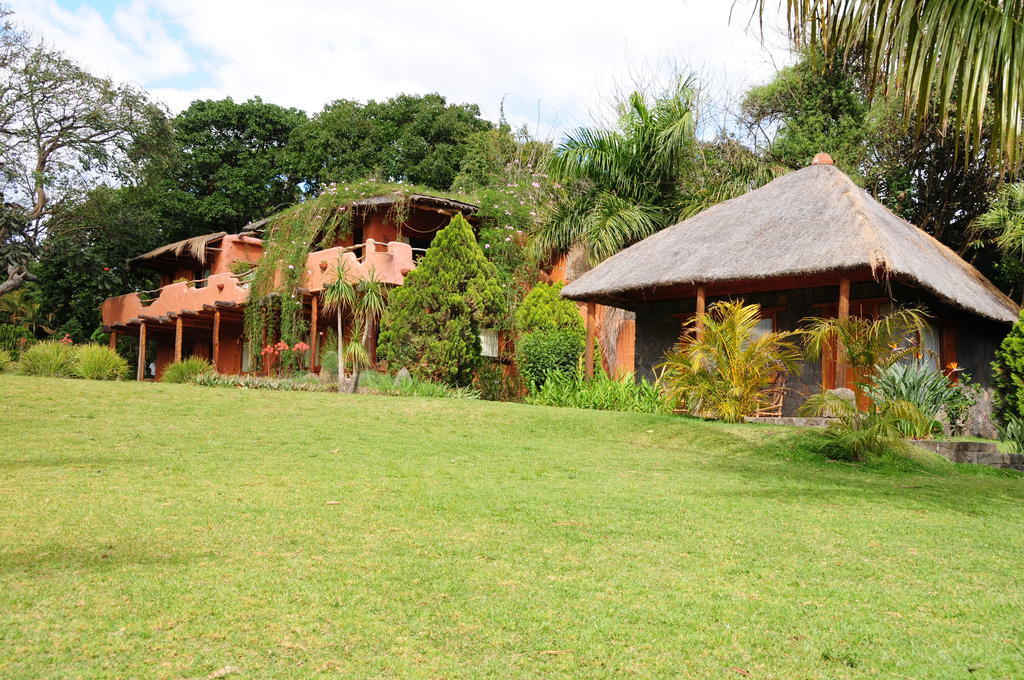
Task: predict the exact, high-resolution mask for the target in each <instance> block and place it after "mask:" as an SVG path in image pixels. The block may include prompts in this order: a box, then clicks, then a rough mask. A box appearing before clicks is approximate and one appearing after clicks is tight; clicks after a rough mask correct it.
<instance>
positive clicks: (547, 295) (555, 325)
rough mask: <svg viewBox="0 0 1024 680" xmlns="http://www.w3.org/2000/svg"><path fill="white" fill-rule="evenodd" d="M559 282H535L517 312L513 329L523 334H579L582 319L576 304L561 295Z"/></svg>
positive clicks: (582, 328)
mask: <svg viewBox="0 0 1024 680" xmlns="http://www.w3.org/2000/svg"><path fill="white" fill-rule="evenodd" d="M563 286H564V284H562V283H538V284H537V285H536V286H534V287H533V288H532V289H530V292H529V293H527V295H526V297H525V298H523V301H522V303H520V305H519V309H517V310H516V328H517V329H518V330H519V332H520V333H521V334H523V335H525V334H527V333H534V332H536V331H558V330H563V331H578V332H580V333H583V332H584V331H585V327H584V325H583V317H581V316H580V312H579V309H578V308H577V307H576V303H575V302H573V301H572V300H567V299H565V298H563V297H562V296H561V292H562V287H563Z"/></svg>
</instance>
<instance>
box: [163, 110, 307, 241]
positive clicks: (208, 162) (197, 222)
mask: <svg viewBox="0 0 1024 680" xmlns="http://www.w3.org/2000/svg"><path fill="white" fill-rule="evenodd" d="M305 122H306V114H304V113H303V112H302V111H299V110H298V109H289V108H284V107H281V106H277V105H276V104H269V103H266V102H264V101H263V100H261V99H260V98H259V97H256V98H254V99H250V100H248V101H246V102H242V103H236V102H235V101H233V100H232V99H231V98H230V97H228V98H226V99H220V100H197V101H195V102H193V103H192V105H191V106H189V107H188V108H187V109H185V110H184V111H182V112H181V113H179V114H178V115H177V116H175V118H174V120H173V130H174V132H173V155H172V157H171V160H170V161H169V162H167V163H164V164H160V165H154V166H152V167H151V172H150V174H149V176H148V177H147V180H148V181H149V182H150V183H151V184H152V185H153V189H154V199H155V200H156V201H157V203H156V205H155V208H156V210H157V211H158V212H159V213H160V214H161V215H163V216H164V217H165V218H166V219H167V220H168V225H169V226H170V228H171V229H173V230H174V231H175V233H169V234H166V235H165V237H166V240H168V241H174V240H179V239H183V238H188V237H190V236H195V235H197V234H201V233H207V232H211V231H228V232H230V231H234V230H237V229H239V228H241V227H243V226H245V225H246V224H247V223H248V222H251V221H253V220H257V219H260V218H263V217H266V216H268V215H270V214H271V213H274V212H276V211H277V210H279V209H281V208H282V207H285V206H286V205H289V204H291V203H293V202H294V201H296V200H297V199H298V198H299V196H300V195H301V184H302V178H301V177H300V176H299V175H298V174H297V173H296V171H295V170H294V169H293V167H292V166H293V165H294V163H293V162H292V158H291V156H290V151H289V148H288V141H289V139H290V137H291V135H292V133H293V132H294V131H295V130H296V129H297V128H298V127H300V126H301V125H303V124H304V123H305ZM159 189H162V191H159Z"/></svg>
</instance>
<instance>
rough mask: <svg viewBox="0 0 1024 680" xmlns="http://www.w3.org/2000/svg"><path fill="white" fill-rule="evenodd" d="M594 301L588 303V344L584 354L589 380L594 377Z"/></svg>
mask: <svg viewBox="0 0 1024 680" xmlns="http://www.w3.org/2000/svg"><path fill="white" fill-rule="evenodd" d="M594 306H595V305H594V303H593V302H588V303H587V346H586V349H584V350H583V354H584V356H585V357H586V369H587V373H586V375H587V380H590V379H591V378H593V377H594V335H595V331H594V325H595V324H594V321H595V319H594V315H595V309H594Z"/></svg>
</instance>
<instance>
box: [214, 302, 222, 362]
mask: <svg viewBox="0 0 1024 680" xmlns="http://www.w3.org/2000/svg"><path fill="white" fill-rule="evenodd" d="M213 367H214V368H215V369H217V372H218V373H219V372H220V310H219V309H215V310H213Z"/></svg>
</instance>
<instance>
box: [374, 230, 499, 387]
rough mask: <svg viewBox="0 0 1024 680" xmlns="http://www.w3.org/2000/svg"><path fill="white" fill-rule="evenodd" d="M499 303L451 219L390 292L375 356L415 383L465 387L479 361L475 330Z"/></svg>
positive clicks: (484, 266) (469, 238)
mask: <svg viewBox="0 0 1024 680" xmlns="http://www.w3.org/2000/svg"><path fill="white" fill-rule="evenodd" d="M501 299H502V291H501V286H500V285H499V283H498V278H497V271H496V269H495V268H494V265H493V264H492V263H491V262H490V261H488V260H487V258H486V257H485V256H484V253H483V250H482V249H481V248H480V245H479V244H478V243H477V241H476V237H475V236H474V235H473V229H472V227H470V225H469V222H467V221H466V220H465V218H464V217H462V216H461V215H456V216H455V217H454V218H453V219H452V221H451V222H450V223H449V224H448V226H447V227H445V228H444V229H442V230H441V231H439V232H438V233H437V235H436V236H435V237H434V240H433V242H432V243H431V246H430V248H428V249H427V253H426V255H425V256H424V257H423V259H421V260H420V262H419V264H418V266H417V267H416V269H414V270H413V271H411V272H410V273H409V275H408V276H406V277H405V281H404V283H403V284H402V285H401V286H399V287H398V288H396V289H395V290H394V292H392V293H391V297H390V303H389V305H388V309H387V311H386V312H385V314H384V318H383V319H382V321H381V330H380V343H379V349H378V351H379V354H380V356H381V357H382V358H383V359H385V360H387V361H388V363H389V364H390V366H391V367H392V368H400V367H404V368H407V369H409V371H410V372H411V373H412V374H413V375H414V376H416V377H417V378H420V379H423V380H431V381H435V382H443V383H446V384H449V385H453V386H457V387H461V386H466V385H469V384H470V383H471V382H472V380H473V374H474V372H475V371H476V369H477V367H478V366H479V365H480V362H481V357H480V329H481V328H485V327H487V325H488V324H491V323H493V322H494V320H495V318H496V317H497V315H498V314H499V312H500V301H501Z"/></svg>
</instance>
